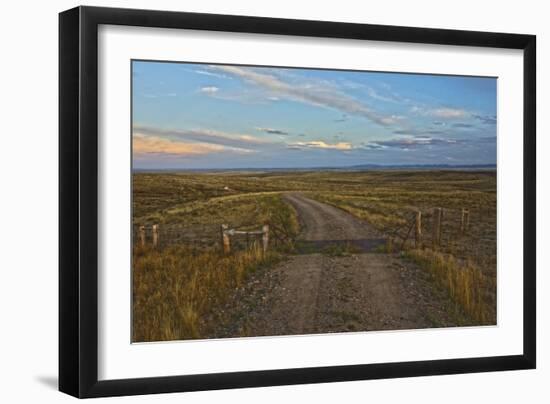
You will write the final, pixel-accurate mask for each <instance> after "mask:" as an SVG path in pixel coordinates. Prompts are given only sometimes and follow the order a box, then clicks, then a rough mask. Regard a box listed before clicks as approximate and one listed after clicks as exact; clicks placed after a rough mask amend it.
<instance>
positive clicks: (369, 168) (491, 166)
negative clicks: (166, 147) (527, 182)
mask: <svg viewBox="0 0 550 404" xmlns="http://www.w3.org/2000/svg"><path fill="white" fill-rule="evenodd" d="M496 168H497V166H496V164H456V165H453V164H387V165H386V164H358V165H353V166H344V167H333V166H326V167H280V168H274V167H239V168H158V169H155V168H148V169H147V168H134V170H133V171H134V172H183V171H187V172H228V171H240V172H243V171H250V172H266V171H268V172H269V171H280V172H285V171H313V170H315V171H319V170H324V171H376V170H495V169H496Z"/></svg>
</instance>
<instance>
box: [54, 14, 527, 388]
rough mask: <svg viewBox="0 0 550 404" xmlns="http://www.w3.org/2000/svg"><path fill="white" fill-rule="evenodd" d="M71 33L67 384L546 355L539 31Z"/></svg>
mask: <svg viewBox="0 0 550 404" xmlns="http://www.w3.org/2000/svg"><path fill="white" fill-rule="evenodd" d="M59 27H60V31H59V32H60V35H59V40H60V42H59V46H60V51H59V55H60V56H59V57H60V59H59V82H60V87H59V97H60V104H59V111H60V112H59V114H60V119H59V125H60V129H59V136H60V224H59V226H60V255H59V259H60V266H59V291H60V292H59V293H60V295H59V299H60V302H59V316H60V321H59V346H60V349H59V352H60V353H59V388H60V390H61V391H63V392H65V393H68V394H71V395H73V396H76V397H101V396H115V395H132V394H149V393H163V392H183V391H194V390H209V389H226V388H239V387H256V386H273V385H284V384H299V383H322V382H333V381H347V380H362V379H379V378H395V377H409V376H425V375H440V374H455V373H467V372H486V371H499V370H514V369H532V368H535V363H536V360H535V358H536V341H535V335H536V330H535V317H536V315H535V309H536V304H535V302H536V295H535V293H536V290H535V248H536V243H535V122H536V114H535V100H536V81H535V76H536V74H535V66H536V63H535V52H536V50H535V49H536V41H535V37H534V36H531V35H520V34H504V33H488V32H470V31H454V30H443V29H425V28H410V27H396V26H380V25H365V24H350V23H339V22H325V21H307V20H286V19H273V18H260V17H245V16H227V15H212V14H195V13H180V12H165V11H146V10H125V9H108V8H94V7H78V8H75V9H71V10H68V11H65V12H63V13H61V14H60V17H59Z"/></svg>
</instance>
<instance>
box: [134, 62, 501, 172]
mask: <svg viewBox="0 0 550 404" xmlns="http://www.w3.org/2000/svg"><path fill="white" fill-rule="evenodd" d="M132 70H133V77H132V87H133V88H132V90H133V93H132V94H133V95H132V96H133V100H132V101H133V117H132V136H133V162H134V168H137V169H197V168H213V169H216V168H262V167H264V168H291V167H296V168H298V167H322V166H323V167H326V166H331V167H332V166H334V167H344V166H353V165H358V164H494V163H496V85H497V84H496V79H494V78H479V77H463V76H441V75H417V74H401V73H379V72H357V71H336V70H314V69H294V68H292V69H290V68H270V67H249V66H236V65H207V64H192V63H163V62H149V61H133V62H132Z"/></svg>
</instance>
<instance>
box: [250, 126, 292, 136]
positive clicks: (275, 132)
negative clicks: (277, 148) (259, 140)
mask: <svg viewBox="0 0 550 404" xmlns="http://www.w3.org/2000/svg"><path fill="white" fill-rule="evenodd" d="M255 129H256V130H258V131H260V132H265V133H269V134H270V135H282V136H288V135H289V133H288V132H285V131H284V130H280V129H273V128H260V127H257V128H255Z"/></svg>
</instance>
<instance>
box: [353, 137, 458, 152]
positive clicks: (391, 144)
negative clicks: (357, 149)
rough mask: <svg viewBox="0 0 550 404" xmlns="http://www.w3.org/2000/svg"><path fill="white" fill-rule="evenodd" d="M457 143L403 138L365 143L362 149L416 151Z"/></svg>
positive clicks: (420, 138) (442, 139) (428, 138)
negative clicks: (416, 149) (424, 147)
mask: <svg viewBox="0 0 550 404" xmlns="http://www.w3.org/2000/svg"><path fill="white" fill-rule="evenodd" d="M456 143H458V141H457V140H456V139H444V138H435V137H430V136H403V137H399V138H394V139H388V140H374V141H370V142H365V143H363V144H362V147H363V148H365V149H373V150H378V149H386V148H399V149H414V148H417V147H422V146H434V145H452V144H456Z"/></svg>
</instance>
